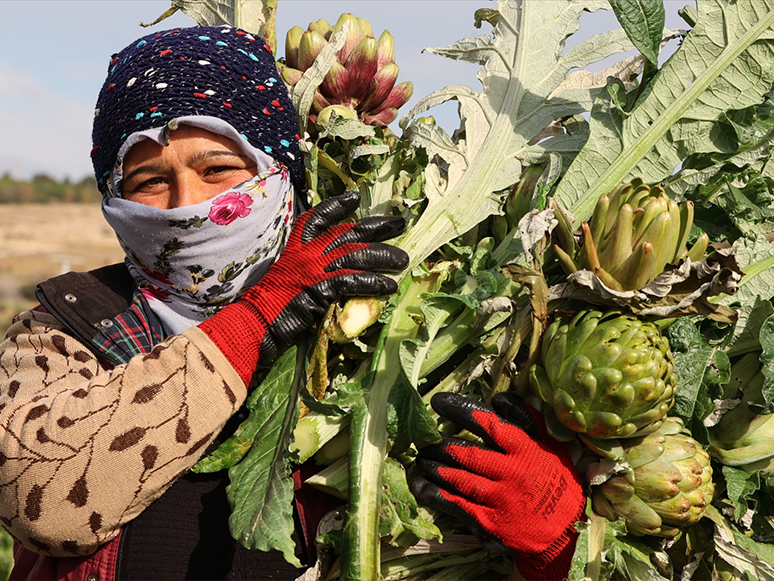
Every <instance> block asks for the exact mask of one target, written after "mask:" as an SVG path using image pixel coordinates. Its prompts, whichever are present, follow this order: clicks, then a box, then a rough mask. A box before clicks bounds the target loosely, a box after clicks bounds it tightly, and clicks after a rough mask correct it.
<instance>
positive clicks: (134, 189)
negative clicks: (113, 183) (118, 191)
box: [124, 177, 164, 194]
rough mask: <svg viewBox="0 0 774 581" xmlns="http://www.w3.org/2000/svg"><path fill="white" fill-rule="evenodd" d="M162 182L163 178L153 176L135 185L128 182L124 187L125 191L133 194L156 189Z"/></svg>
mask: <svg viewBox="0 0 774 581" xmlns="http://www.w3.org/2000/svg"><path fill="white" fill-rule="evenodd" d="M163 183H164V178H162V177H153V178H150V179H147V180H143V181H141V182H140V183H138V184H137V185H131V184H129V187H128V188H125V189H124V192H125V193H129V194H133V193H140V192H148V191H155V190H157V189H158V188H159V187H160V186H161V185H162V184H163Z"/></svg>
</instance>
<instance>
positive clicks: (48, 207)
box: [0, 204, 123, 336]
mask: <svg viewBox="0 0 774 581" xmlns="http://www.w3.org/2000/svg"><path fill="white" fill-rule="evenodd" d="M122 259H123V251H122V250H121V248H120V247H119V246H118V242H117V241H116V237H115V234H114V233H113V230H111V228H110V226H108V224H107V222H105V219H104V218H103V217H102V211H101V210H100V207H99V205H98V204H6V205H0V336H2V335H3V334H5V331H6V329H7V326H8V325H9V324H10V321H11V318H12V317H13V316H14V315H15V314H16V313H18V312H20V311H22V310H25V309H28V308H30V307H32V306H34V305H35V300H34V297H33V295H32V293H33V291H34V288H35V285H36V284H37V283H38V282H40V281H43V280H46V279H47V278H51V277H52V276H56V275H57V274H61V273H64V272H67V271H69V270H90V269H92V268H98V267H100V266H104V265H106V264H112V263H114V262H119V261H120V260H122Z"/></svg>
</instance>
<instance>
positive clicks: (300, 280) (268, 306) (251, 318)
mask: <svg viewBox="0 0 774 581" xmlns="http://www.w3.org/2000/svg"><path fill="white" fill-rule="evenodd" d="M359 204H360V195H359V194H358V193H357V192H347V193H345V194H342V195H340V196H336V197H334V198H329V199H327V200H325V201H324V202H321V203H320V204H318V205H317V206H315V207H314V208H312V209H311V210H309V211H307V212H305V213H304V214H302V215H301V216H300V217H299V218H298V220H297V221H296V223H295V225H294V226H293V230H292V232H291V234H290V238H289V239H288V243H287V246H286V247H285V249H284V250H283V252H282V254H281V255H280V257H279V259H278V260H277V262H276V263H274V264H273V265H272V266H271V267H270V268H269V270H268V271H267V272H266V274H265V275H264V276H263V278H262V279H261V280H260V281H259V282H258V284H256V285H255V286H254V287H253V288H251V289H250V290H248V291H247V292H246V293H245V294H244V295H242V297H241V298H240V299H239V300H238V301H236V302H234V303H233V304H231V305H229V306H228V307H226V308H224V309H223V310H222V311H221V312H220V313H218V314H216V315H214V316H213V317H211V318H210V319H209V320H208V321H205V322H204V323H202V324H201V325H199V327H200V328H201V329H202V330H203V331H204V332H205V333H207V334H208V335H209V337H210V339H212V340H213V341H214V342H215V344H216V345H217V346H218V347H219V348H220V350H221V351H222V352H223V353H224V355H226V357H227V358H228V359H229V361H231V363H232V365H234V368H235V369H236V370H237V372H238V373H239V374H240V376H241V377H242V378H243V379H245V382H246V383H249V379H250V377H251V376H252V373H253V371H254V370H255V366H256V364H257V363H258V362H259V361H260V362H261V363H266V362H268V361H271V360H273V359H274V357H276V355H277V353H279V352H280V351H281V350H282V349H284V348H285V347H287V346H288V345H290V344H291V343H293V341H295V340H296V339H297V338H298V336H299V335H300V334H301V333H302V332H304V331H305V330H306V329H308V328H309V327H311V326H312V325H313V324H314V323H315V321H317V320H318V319H320V318H321V317H322V316H323V315H324V314H325V312H326V311H327V310H328V307H329V306H330V305H331V303H332V302H333V301H336V300H338V299H339V298H341V297H342V296H371V295H386V294H391V293H393V292H395V291H396V290H397V283H396V282H395V281H394V280H393V279H391V278H389V277H387V276H384V275H381V274H377V272H376V271H390V272H397V271H401V270H403V269H404V268H406V266H408V262H409V258H408V255H407V254H406V253H405V252H404V251H403V250H401V249H399V248H397V247H395V246H390V245H388V244H382V241H383V240H387V239H390V238H393V237H395V236H397V235H398V234H400V233H401V232H403V229H404V228H405V222H404V220H403V218H396V217H370V218H363V219H362V220H359V221H357V222H348V223H344V224H340V223H339V222H341V221H342V220H344V219H345V218H346V217H347V216H349V215H350V214H352V213H353V212H354V211H355V210H356V209H357V207H358V205H359Z"/></svg>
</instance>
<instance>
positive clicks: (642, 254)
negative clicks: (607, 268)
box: [602, 242, 656, 288]
mask: <svg viewBox="0 0 774 581" xmlns="http://www.w3.org/2000/svg"><path fill="white" fill-rule="evenodd" d="M611 274H612V277H613V279H614V280H616V281H619V280H620V281H621V283H620V284H621V288H624V287H625V288H642V287H644V286H645V285H646V284H648V283H649V282H650V281H651V280H653V279H654V278H656V261H655V258H654V256H653V245H652V244H651V243H650V242H644V243H643V244H640V245H639V246H637V248H635V250H634V252H633V253H632V254H631V255H630V256H629V257H628V258H627V259H626V260H625V261H624V262H622V263H621V265H620V266H619V267H618V268H616V269H615V270H613V272H612V273H611ZM602 282H604V281H602ZM605 284H607V283H605ZM608 286H609V285H608ZM611 288H612V287H611Z"/></svg>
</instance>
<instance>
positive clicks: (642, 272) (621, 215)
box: [557, 178, 706, 291]
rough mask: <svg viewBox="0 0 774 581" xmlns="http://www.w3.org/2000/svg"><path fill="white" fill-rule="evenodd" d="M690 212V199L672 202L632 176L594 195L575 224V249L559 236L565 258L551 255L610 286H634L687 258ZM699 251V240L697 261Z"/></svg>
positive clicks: (656, 188) (623, 288)
mask: <svg viewBox="0 0 774 581" xmlns="http://www.w3.org/2000/svg"><path fill="white" fill-rule="evenodd" d="M693 210H694V209H693V204H692V203H691V202H684V203H683V204H678V203H677V202H675V201H674V200H671V199H669V197H668V196H667V195H666V193H665V192H664V189H663V188H662V187H660V186H654V187H650V186H648V185H647V184H645V183H643V181H642V180H641V179H640V178H636V179H633V180H632V181H631V183H628V184H624V185H620V186H617V187H615V188H613V189H612V190H611V191H610V192H609V193H608V194H607V195H602V196H600V198H599V200H598V201H597V204H596V207H595V209H594V212H593V213H592V215H591V218H590V220H589V222H588V224H586V225H581V241H582V245H581V246H580V248H575V247H573V245H572V244H570V243H568V242H564V243H563V242H562V241H561V240H560V241H559V246H560V247H561V249H562V250H563V251H564V253H565V255H566V256H560V255H559V253H558V252H557V255H558V256H560V258H559V260H560V262H561V264H562V267H563V268H565V270H567V269H568V268H570V267H571V265H572V264H574V265H575V266H577V269H585V270H590V271H592V272H595V273H597V276H598V277H599V279H600V280H601V281H602V283H603V284H605V285H606V286H607V287H609V288H611V289H613V290H617V291H629V290H637V289H640V288H642V287H644V286H646V285H647V284H648V283H650V282H651V281H652V280H653V279H654V278H656V277H657V276H658V275H660V274H661V273H662V272H663V271H664V268H665V267H666V265H667V264H674V263H677V262H678V261H679V260H680V259H681V258H683V257H684V256H687V253H686V251H685V245H686V242H687V240H688V236H689V235H690V230H691V227H692V225H693ZM705 250H706V247H703V248H702V243H701V242H700V243H699V244H698V245H697V246H696V250H695V252H693V253H692V255H691V259H692V260H693V257H694V256H696V257H697V260H701V257H702V256H703V254H704V251H705ZM568 258H569V259H571V260H568Z"/></svg>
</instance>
